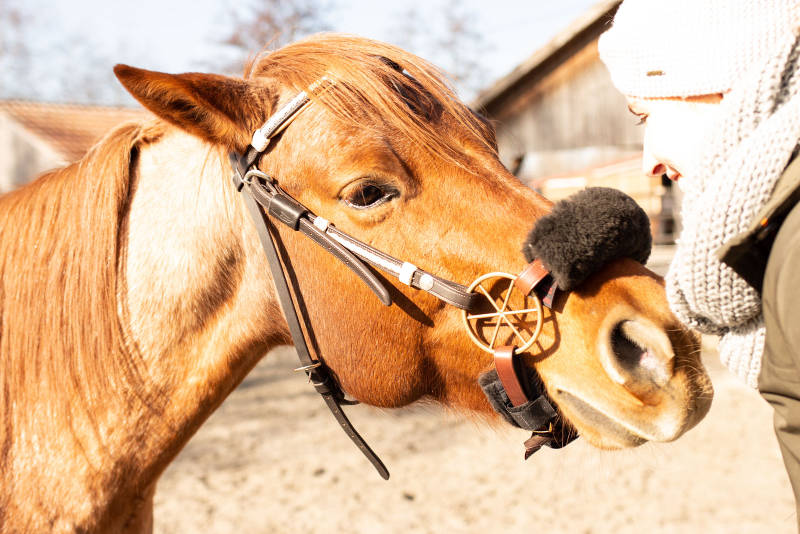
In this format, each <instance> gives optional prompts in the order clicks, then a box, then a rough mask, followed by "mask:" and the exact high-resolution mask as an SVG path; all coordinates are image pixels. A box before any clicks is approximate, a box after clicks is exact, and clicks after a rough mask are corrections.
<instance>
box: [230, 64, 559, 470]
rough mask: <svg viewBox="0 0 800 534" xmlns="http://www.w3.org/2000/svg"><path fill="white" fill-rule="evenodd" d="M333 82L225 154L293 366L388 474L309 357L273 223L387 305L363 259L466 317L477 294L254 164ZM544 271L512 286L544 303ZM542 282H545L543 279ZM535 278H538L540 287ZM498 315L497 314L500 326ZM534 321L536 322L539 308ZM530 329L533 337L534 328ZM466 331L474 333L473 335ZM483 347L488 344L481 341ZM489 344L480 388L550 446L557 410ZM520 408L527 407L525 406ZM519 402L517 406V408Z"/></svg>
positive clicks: (530, 272) (532, 269)
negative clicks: (341, 225) (366, 236)
mask: <svg viewBox="0 0 800 534" xmlns="http://www.w3.org/2000/svg"><path fill="white" fill-rule="evenodd" d="M332 83H333V82H331V81H330V80H329V79H328V78H322V79H321V80H319V81H317V82H315V83H314V84H312V85H311V86H309V88H308V89H307V91H302V92H300V93H299V94H297V95H296V96H295V97H294V98H293V99H292V100H291V101H290V102H289V103H287V104H286V105H285V106H283V107H282V108H280V109H279V110H278V111H277V112H276V113H275V114H274V115H272V116H271V117H270V118H269V120H267V122H266V123H265V124H264V125H263V126H262V127H261V128H259V129H257V130H256V131H255V132H254V133H253V138H252V142H251V144H250V146H248V148H247V150H246V152H245V154H244V155H241V156H240V155H239V154H235V153H232V154H230V162H231V166H232V168H233V171H234V173H233V182H234V185H235V187H236V189H237V190H238V191H239V192H241V193H242V198H243V200H244V202H245V205H246V206H247V208H248V211H249V212H250V214H251V216H252V218H253V221H254V223H255V226H256V230H257V232H258V236H259V239H260V241H261V244H262V246H263V248H264V251H265V253H266V255H267V259H268V262H269V266H270V271H271V273H272V278H273V281H274V283H275V288H276V291H277V294H278V298H279V301H280V305H281V309H282V310H283V313H284V316H285V318H286V321H287V323H288V326H289V331H290V333H291V336H292V340H293V342H294V346H295V349H296V351H297V355H298V357H299V359H300V363H301V366H300V367H298V368H297V369H295V371H302V372H305V373H306V375H307V376H308V378H309V382H310V383H311V384H312V385H313V386H314V388H315V389H316V390H317V392H318V393H319V394H320V395H321V396H322V398H323V400H324V401H325V404H326V405H327V406H328V408H329V409H330V411H331V413H332V414H333V416H334V417H335V418H336V420H337V421H338V423H339V425H340V426H341V427H342V429H343V430H344V432H345V433H346V434H347V435H348V437H350V439H351V440H352V441H353V443H355V445H356V446H357V447H358V449H359V450H360V451H361V452H362V453H363V454H364V455H365V456H366V457H367V459H368V460H369V461H370V462H371V463H372V465H373V466H374V467H375V469H376V470H377V471H378V473H379V474H380V475H381V477H383V478H384V479H388V478H389V471H388V470H387V469H386V466H385V465H384V464H383V462H382V461H381V459H380V458H379V457H378V456H377V455H376V454H375V452H374V451H373V450H372V449H371V448H370V447H369V445H368V444H367V443H366V441H365V440H364V439H363V438H362V437H361V435H360V434H359V433H358V432H357V431H356V429H355V428H354V427H353V425H352V423H351V422H350V420H349V419H348V418H347V415H346V414H345V412H344V410H343V409H342V406H343V405H354V404H358V401H353V400H349V399H346V398H345V393H344V392H343V391H342V389H341V387H340V386H339V385H338V383H337V382H336V380H335V379H334V378H333V376H332V374H331V371H330V369H329V368H328V367H327V366H326V365H325V363H324V361H323V360H322V359H321V357H319V355H317V356H318V357H317V358H316V359H315V358H314V357H312V354H311V351H310V350H309V346H308V340H307V338H306V333H308V335H311V333H312V329H311V326H310V324H309V322H308V319H307V317H306V315H305V313H304V309H303V308H302V306H300V305H298V302H299V301H300V298H299V297H300V295H299V289H298V288H297V287H295V285H294V283H292V284H290V282H289V278H291V277H292V272H291V270H290V269H291V268H290V267H287V265H288V262H287V260H288V258H282V254H281V252H280V250H281V248H280V247H279V245H278V233H277V230H276V227H275V226H274V225H273V224H272V222H271V221H273V220H274V221H278V222H280V223H282V224H284V225H286V226H288V227H289V228H291V229H292V230H295V231H299V232H301V233H302V234H304V235H305V236H307V237H309V238H311V240H312V241H314V242H315V243H317V244H318V245H319V246H321V247H322V248H323V249H325V250H326V251H327V252H329V253H331V254H332V255H333V256H334V257H335V258H336V259H338V260H339V261H341V262H342V263H343V264H344V265H345V266H347V267H348V268H349V269H350V270H352V271H353V272H354V273H355V274H356V275H357V276H358V277H359V278H360V279H361V280H362V281H363V282H364V283H365V284H366V285H367V287H369V288H370V289H371V290H372V292H373V293H375V295H376V296H377V297H378V299H379V300H380V301H381V302H382V303H383V304H384V305H386V306H391V304H392V298H391V295H390V293H389V291H388V290H387V288H386V286H385V285H384V283H383V282H382V281H381V279H379V278H378V277H377V276H376V275H375V274H374V273H373V271H372V270H371V269H370V268H369V267H368V265H369V266H372V267H375V268H377V269H379V270H380V271H382V272H384V273H387V274H389V275H391V276H393V277H395V278H397V279H398V280H399V281H400V282H402V283H404V284H406V285H408V286H410V287H413V288H414V289H418V290H421V291H426V292H428V293H430V294H431V295H433V296H435V297H437V298H439V299H440V300H442V301H443V302H445V303H447V304H450V305H452V306H455V307H457V308H460V309H461V310H463V312H464V317H465V322H467V317H468V315H467V314H468V312H469V311H470V310H472V309H474V308H475V306H476V305H477V303H478V301H479V300H480V299H482V298H483V296H482V295H481V294H479V293H478V292H474V291H473V288H468V287H466V286H464V285H462V284H459V283H457V282H453V281H451V280H446V279H443V278H440V277H438V276H436V275H434V274H431V273H428V272H426V271H424V270H422V269H420V268H418V267H417V266H415V265H414V264H412V263H410V262H406V261H402V260H399V259H397V258H395V257H393V256H390V255H388V254H386V253H384V252H381V251H380V250H377V249H375V248H373V247H371V246H369V245H367V244H366V243H364V242H362V241H359V240H358V239H356V238H354V237H352V236H350V235H348V234H346V233H344V232H342V231H340V230H338V229H337V228H336V227H335V226H333V224H331V223H330V221H328V220H326V219H324V218H323V217H320V216H318V215H315V214H314V213H312V212H311V211H310V210H309V209H308V208H306V207H305V206H304V205H302V204H301V203H300V202H298V201H297V200H295V199H294V198H293V197H291V196H290V195H289V194H287V193H286V192H285V191H284V190H283V189H282V188H281V187H280V185H278V183H277V182H276V181H275V179H273V178H272V177H271V176H269V175H267V174H265V173H263V172H262V171H260V170H259V169H258V168H257V167H256V164H257V163H258V160H259V158H260V157H261V155H262V154H263V153H264V152H265V151H266V149H267V147H268V146H269V143H270V141H271V140H272V139H273V138H274V137H275V136H276V135H278V134H279V133H280V132H282V131H283V129H284V128H286V126H288V124H289V123H290V122H291V121H292V120H293V119H294V118H295V117H296V116H297V115H298V113H299V112H300V111H301V110H302V109H303V108H304V107H305V106H306V105H307V104H308V103H309V102H310V97H309V93H310V92H313V91H314V90H316V89H318V88H320V87H324V86H329V85H331V84H332ZM492 274H495V273H492ZM548 275H549V273H548V272H547V269H545V268H544V266H543V265H542V264H541V262H539V261H538V260H537V261H534V262H532V263H531V264H530V265H528V267H526V269H525V270H524V271H523V272H522V273H521V275H520V276H518V277H510V276H509V277H510V278H512V279H513V284H514V286H515V287H516V288H517V289H518V290H521V291H523V293H524V294H525V295H528V294H529V293H530V294H531V295H532V296H533V295H534V293H533V290H534V288H536V290H537V292H539V293H541V294H542V299H541V302H542V303H544V304H545V305H547V306H548V307H550V306H551V305H552V299H553V296H554V294H555V291H556V284H555V283H554V282H553V281H552V278H551V277H549V276H548ZM545 281H547V282H548V283H546V284H544V282H545ZM539 284H543V287H544V289H542V286H539ZM537 286H539V287H537ZM509 290H510V288H509ZM533 298H534V299H535V300H536V301H537V302H538V301H539V297H538V296H533ZM499 321H500V319H499V318H498V324H499ZM539 321H540V322H541V313H540V314H539ZM304 331H305V333H304ZM468 331H469V327H468ZM536 334H537V335H538V330H537V332H536ZM470 335H471V336H472V334H470ZM534 340H535V336H533V339H530V340H529V341H530V342H531V343H532V342H533V341H534ZM482 348H484V350H487V348H486V347H485V346H482ZM489 349H490V350H489V352H493V353H494V354H495V364H496V369H497V379H498V384H499V385H495V387H494V390H496V392H495V396H496V399H495V400H493V399H492V396H491V394H490V392H489V391H488V390H487V387H484V384H483V383H482V384H481V386H482V387H483V388H484V392H485V393H486V395H487V397H489V400H490V402H491V403H492V405H493V406H494V407H495V409H496V410H498V411H499V412H500V413H501V414H502V415H503V416H504V417H505V418H506V419H507V420H509V422H511V423H512V424H513V425H515V426H520V427H522V428H526V429H528V430H533V431H534V436H533V437H532V438H531V439H534V438H536V436H537V435H538V436H543V437H540V438H539V439H537V440H536V446H535V448H533V450H538V448H539V447H541V445H542V444H550V443H549V442H550V441H551V439H552V438H553V432H552V430H553V427H552V422H553V421H554V420H557V415H556V414H555V410H553V408H552V406H550V404H549V403H548V401H547V399H546V398H545V396H544V393H543V392H542V391H541V390H540V389H539V388H537V387H532V386H531V385H530V384H531V382H530V379H528V378H526V377H524V373H523V370H522V369H521V365H520V362H519V358H518V355H517V352H516V348H515V347H511V346H508V347H493V346H490V347H489ZM487 374H488V373H487ZM521 375H522V376H523V377H522V378H521ZM526 385H527V389H529V390H531V389H533V390H534V391H532V392H531V394H530V396H531V397H533V400H530V399H529V395H528V393H526ZM500 404H502V405H504V407H503V409H501V408H500V407H499V406H500ZM526 406H527V408H525V407H526ZM520 407H522V409H519V408H520ZM503 410H505V411H506V413H504V412H503ZM526 410H527V413H528V416H527V417H522V419H520V418H519V417H514V416H513V414H512V417H511V418H509V413H510V412H512V411H513V412H523V415H524V414H525V412H526ZM548 424H549V425H550V426H549V428H548ZM537 432H538V434H537ZM530 441H531V440H530V439H529V440H528V442H526V446H527V447H528V451H529V452H528V453H526V456H525V457H526V458H527V457H528V456H529V455H530V454H531V453H532V452H533V450H532V446H531V444H530V443H529V442H530ZM551 446H552V445H551Z"/></svg>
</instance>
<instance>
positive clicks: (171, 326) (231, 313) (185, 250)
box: [0, 131, 285, 532]
mask: <svg viewBox="0 0 800 534" xmlns="http://www.w3.org/2000/svg"><path fill="white" fill-rule="evenodd" d="M221 156H222V155H221V154H217V153H216V152H210V151H209V148H208V147H207V146H204V145H203V144H201V143H200V142H198V141H196V140H195V139H193V138H191V137H189V136H187V135H185V134H182V133H180V132H177V131H172V132H169V133H167V134H166V135H164V136H163V137H162V138H161V140H159V141H156V142H155V143H153V144H144V145H143V146H142V147H141V148H140V150H139V152H138V158H137V159H136V160H135V162H134V163H135V168H134V169H133V170H132V175H131V177H130V179H131V190H130V202H129V204H128V209H127V211H126V212H125V213H123V220H122V225H121V227H120V231H119V240H120V244H119V254H120V257H119V262H118V263H119V267H118V269H119V273H118V275H119V276H118V283H117V302H118V306H117V307H118V310H117V311H118V318H117V317H107V318H104V319H105V320H107V321H116V320H119V323H120V325H121V331H122V334H121V336H122V342H121V345H122V347H121V349H120V354H102V355H98V354H85V355H79V356H78V357H81V358H86V360H87V361H89V359H92V358H93V359H95V360H97V359H99V360H100V361H105V362H111V361H114V360H113V359H114V358H116V359H120V358H122V359H126V361H128V362H129V367H130V368H131V369H134V372H132V373H130V374H131V376H122V375H121V376H111V374H113V373H114V372H115V370H119V368H120V366H119V365H117V366H116V367H114V366H112V365H108V366H107V368H108V371H107V372H108V373H109V376H107V377H106V378H104V380H103V383H104V384H106V386H104V387H98V388H96V390H92V391H83V392H80V393H75V395H83V396H85V397H86V399H88V400H86V399H83V400H81V399H77V398H75V399H71V400H70V399H66V400H67V401H69V402H68V403H67V404H68V405H69V403H71V404H72V405H73V406H74V408H70V412H71V414H72V415H71V416H70V418H71V421H68V422H65V421H63V420H62V419H61V418H58V419H57V420H49V419H46V418H42V417H41V414H39V412H33V411H32V412H31V413H30V414H16V415H14V414H12V415H11V417H13V418H15V419H19V420H21V421H22V422H21V423H19V425H17V426H15V427H13V428H17V429H20V430H17V431H16V432H17V439H18V440H22V439H23V437H25V436H23V435H22V434H21V432H23V431H22V430H21V429H22V428H29V429H30V431H29V432H30V433H31V435H32V436H33V437H32V438H31V437H30V436H28V437H27V438H25V439H28V440H29V441H31V444H39V443H49V444H50V445H48V447H47V450H42V451H39V449H36V448H33V446H32V445H31V444H28V445H25V443H23V442H19V443H18V445H19V447H17V448H18V449H19V450H16V449H13V450H12V452H11V453H10V455H9V456H8V457H4V456H3V454H0V467H2V468H3V469H5V474H4V475H2V474H0V485H3V484H2V481H3V480H6V482H8V483H11V482H12V481H16V482H15V484H16V486H15V487H18V488H19V491H18V492H15V493H14V494H7V495H6V496H5V497H3V495H2V492H0V532H3V528H2V523H3V518H4V514H3V509H4V507H5V508H6V512H7V513H8V514H10V515H11V514H15V516H16V517H18V520H19V521H21V523H20V524H21V525H36V524H39V523H41V524H42V525H46V524H48V522H52V521H54V520H55V519H54V518H60V519H59V520H60V521H63V522H66V524H73V525H81V524H84V523H82V521H100V523H99V524H93V525H91V524H88V523H87V524H85V525H84V526H85V527H86V528H89V529H90V530H91V529H92V528H99V529H101V530H107V531H117V530H122V529H123V527H122V526H120V525H122V524H123V523H125V522H129V521H133V522H135V521H138V519H137V518H139V516H141V517H144V518H145V519H146V518H147V514H148V507H149V504H148V503H149V502H150V499H151V497H152V490H153V485H154V483H155V481H156V479H157V478H158V476H159V474H160V473H161V472H162V471H163V469H164V468H165V467H166V465H167V464H168V463H169V461H171V460H172V458H174V456H175V455H176V454H177V453H178V451H179V450H180V449H181V448H182V446H183V445H184V444H185V443H186V442H187V441H188V439H189V438H190V437H191V436H192V434H193V433H194V432H195V431H196V430H197V428H199V426H200V424H202V422H203V421H205V419H206V418H207V417H208V416H209V415H210V414H211V412H212V411H213V410H214V409H215V408H216V407H217V406H218V405H219V404H220V403H221V402H222V401H223V400H224V399H225V397H226V396H227V395H228V393H230V391H232V390H233V388H234V387H235V386H236V385H237V384H238V383H239V382H240V381H241V380H242V379H243V377H244V376H245V375H246V374H247V372H248V371H249V370H250V369H251V368H252V367H253V365H255V363H256V362H257V361H258V359H259V358H260V356H261V355H262V354H264V352H265V351H266V350H268V349H269V348H270V346H271V345H274V344H277V343H278V342H285V335H284V334H282V333H281V331H280V328H279V326H277V325H278V324H279V323H278V318H279V317H280V312H279V309H278V308H277V306H276V305H274V304H273V300H272V296H271V293H272V292H271V289H270V287H269V284H270V283H271V282H270V279H269V277H268V276H266V275H265V273H262V274H261V275H260V276H259V275H258V274H256V272H257V271H258V270H260V269H261V268H262V267H263V265H261V262H263V260H261V259H260V255H258V254H256V252H257V250H249V249H248V247H251V248H255V247H256V246H257V244H258V241H257V237H256V235H255V230H254V229H253V228H252V223H250V221H248V220H247V219H246V216H247V214H246V212H245V210H244V208H243V207H242V206H241V200H240V199H239V198H237V197H236V195H237V193H236V192H235V190H234V188H233V187H232V186H231V185H229V184H228V183H226V182H227V181H228V180H229V178H228V174H229V171H228V169H227V168H225V167H224V164H223V159H222V157H221ZM81 178H83V179H88V177H81V176H78V179H81ZM123 211H125V210H124V209H123ZM245 280H248V282H247V284H248V287H247V288H244V287H243V284H244V281H245ZM98 290H99V291H102V290H103V288H98ZM265 307H272V308H273V309H272V312H273V313H268V310H265V309H264V308H265ZM93 326H95V325H91V324H87V325H84V326H83V327H84V328H92V327H93ZM56 335H58V334H56ZM75 365H77V366H78V367H77V368H78V369H81V368H83V364H82V363H80V362H77V363H76V364H75ZM126 365H127V364H126ZM122 367H123V368H124V365H123V366H122ZM0 377H2V369H0ZM61 390H62V391H63V390H64V388H61ZM61 395H62V396H64V395H67V396H68V394H67V393H62V394H61ZM31 396H32V399H36V396H35V395H33V394H31ZM62 400H64V399H60V400H56V401H54V402H61V401H62ZM31 402H39V401H38V400H32V401H31ZM81 410H84V411H85V413H84V412H82V411H81ZM41 413H46V412H44V411H42V412H41ZM37 414H39V415H38V416H37ZM2 415H3V414H2V413H0V445H3V443H7V438H8V437H9V436H5V438H4V436H3V428H4V427H3V417H2ZM7 428H12V427H7ZM4 439H5V441H4ZM14 439H15V438H14V435H11V443H12V444H13V443H14ZM55 444H59V445H58V447H60V449H59V450H56V449H55V448H54V447H55V446H56V445H55ZM42 449H44V446H42ZM40 452H41V454H40ZM0 470H1V469H0ZM35 487H42V488H48V489H47V491H48V492H50V495H49V497H48V498H45V501H47V502H48V504H47V505H46V506H39V505H38V504H35V503H30V502H29V501H28V500H26V499H27V497H26V495H28V494H30V492H32V491H34V488H35ZM26 492H27V493H26ZM4 503H5V504H4ZM9 510H11V511H9ZM10 515H9V517H10ZM6 519H7V518H6ZM9 524H11V523H9ZM131 524H132V523H131ZM12 527H13V524H12ZM11 530H13V528H11Z"/></svg>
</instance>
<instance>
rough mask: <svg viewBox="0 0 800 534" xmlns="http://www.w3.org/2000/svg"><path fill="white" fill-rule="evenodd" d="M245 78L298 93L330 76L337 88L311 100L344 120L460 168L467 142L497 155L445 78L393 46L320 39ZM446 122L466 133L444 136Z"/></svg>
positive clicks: (486, 130)
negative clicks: (392, 135) (382, 131)
mask: <svg viewBox="0 0 800 534" xmlns="http://www.w3.org/2000/svg"><path fill="white" fill-rule="evenodd" d="M245 74H246V76H248V77H251V78H256V77H266V78H269V79H271V80H275V81H276V82H277V83H279V84H281V85H284V86H288V87H292V88H294V89H295V90H297V91H301V90H304V89H306V88H307V87H308V86H309V85H311V84H313V83H314V82H315V81H317V80H319V79H321V78H322V77H323V76H328V77H329V78H331V79H333V80H334V81H335V84H334V85H332V86H323V87H325V89H324V90H321V91H317V92H316V93H315V94H312V95H311V96H312V99H313V100H315V101H317V102H319V103H320V104H322V105H323V106H325V107H326V108H327V109H329V110H330V111H332V112H333V113H334V114H335V115H336V116H337V117H338V118H340V119H342V120H344V121H346V122H348V123H351V124H356V125H358V126H359V127H377V128H388V129H390V130H393V131H396V132H401V133H402V134H403V135H405V136H407V137H408V138H409V140H410V141H411V142H413V143H414V144H416V145H417V146H420V147H424V148H426V149H427V150H428V151H429V152H430V153H431V154H437V155H439V156H441V157H444V158H446V159H448V160H450V161H452V162H454V163H456V164H458V165H462V166H463V164H464V160H463V158H462V156H461V154H463V151H464V146H463V142H464V138H465V137H470V138H472V141H473V142H475V141H477V142H478V143H479V144H481V145H483V146H484V147H485V148H486V149H487V150H489V151H491V152H494V151H495V147H494V143H493V138H492V132H491V128H490V127H489V126H487V124H486V122H485V121H483V120H481V119H480V117H478V116H477V115H476V114H475V113H473V112H472V111H471V110H470V109H469V108H468V107H467V106H465V105H464V104H463V103H462V102H461V101H459V99H458V97H457V96H456V95H455V93H454V91H453V89H452V88H451V87H450V86H449V84H448V83H447V81H446V80H445V78H444V76H443V75H442V74H441V72H440V71H439V70H438V69H437V68H436V67H434V66H433V65H431V64H430V63H428V62H426V61H425V60H423V59H421V58H419V57H417V56H415V55H413V54H411V53H409V52H406V51H404V50H402V49H400V48H397V47H395V46H392V45H389V44H385V43H380V42H377V41H372V40H368V39H364V38H360V37H354V36H348V35H338V34H320V35H316V36H313V37H311V38H308V39H305V40H303V41H299V42H297V43H294V44H291V45H288V46H286V47H284V48H281V49H279V50H276V51H274V52H272V53H269V54H262V55H261V56H259V57H258V58H256V59H255V61H254V62H253V63H252V64H250V65H248V67H247V69H246V71H245ZM441 117H446V118H447V122H448V123H451V124H454V125H455V126H456V127H457V128H460V129H461V131H462V135H461V136H455V137H454V136H453V135H452V133H453V132H452V131H449V132H444V131H443V130H442V127H441V124H440V122H439V120H438V119H440V118H441Z"/></svg>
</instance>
